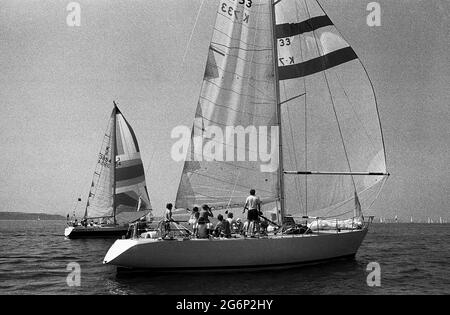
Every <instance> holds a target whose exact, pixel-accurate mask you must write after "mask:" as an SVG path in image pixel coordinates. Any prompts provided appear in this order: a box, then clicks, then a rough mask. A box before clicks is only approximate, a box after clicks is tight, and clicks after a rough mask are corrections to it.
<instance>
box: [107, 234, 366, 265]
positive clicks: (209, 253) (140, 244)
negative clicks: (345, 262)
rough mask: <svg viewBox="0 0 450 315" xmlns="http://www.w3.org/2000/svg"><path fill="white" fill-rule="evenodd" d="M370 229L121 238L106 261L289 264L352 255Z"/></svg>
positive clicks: (111, 249) (190, 263) (149, 263)
mask: <svg viewBox="0 0 450 315" xmlns="http://www.w3.org/2000/svg"><path fill="white" fill-rule="evenodd" d="M366 234H367V228H364V229H362V230H354V231H342V232H339V233H336V231H334V232H321V233H320V234H308V235H284V236H276V237H270V238H231V239H211V240H210V239H191V240H158V239H144V238H141V239H120V240H116V242H115V243H114V244H113V245H112V246H111V248H110V249H109V250H108V253H107V254H106V256H105V258H104V263H105V264H111V265H115V266H118V267H124V268H130V269H150V270H154V271H177V270H199V269H200V270H222V269H225V270H230V269H231V270H235V269H267V268H270V269H272V268H287V267H292V266H296V265H302V264H311V263H318V262H322V261H326V260H332V259H337V258H344V257H351V256H354V255H355V254H356V252H357V251H358V248H359V246H360V245H361V242H362V241H363V239H364V237H365V235H366Z"/></svg>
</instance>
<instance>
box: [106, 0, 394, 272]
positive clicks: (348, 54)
mask: <svg viewBox="0 0 450 315" xmlns="http://www.w3.org/2000/svg"><path fill="white" fill-rule="evenodd" d="M227 128H228V129H227ZM230 128H232V129H231V130H240V131H242V132H243V133H244V137H243V138H246V136H245V133H249V135H250V136H249V138H252V136H251V135H255V137H256V138H253V139H258V140H259V148H260V149H259V154H261V147H262V148H263V150H265V151H264V152H265V153H266V154H267V149H268V148H273V150H274V152H276V154H275V155H274V156H273V159H272V160H270V159H266V158H264V159H262V158H258V152H257V150H258V149H257V148H258V146H251V144H250V142H251V141H240V140H238V141H234V140H232V141H233V142H231V141H230V142H228V141H227V140H226V137H214V136H213V135H217V134H222V135H227V130H228V131H230ZM213 130H215V131H213ZM191 132H192V136H191V148H190V150H189V151H188V153H187V156H188V158H187V159H186V162H185V164H184V168H183V172H182V175H181V179H180V183H179V188H178V192H177V198H176V202H175V206H176V208H177V209H181V208H184V209H189V208H192V206H193V205H195V204H208V205H209V206H211V207H212V208H213V211H216V214H217V213H218V212H224V211H242V207H243V204H244V201H245V198H246V196H247V195H248V193H249V190H250V189H251V188H255V189H256V192H257V194H259V195H260V198H261V201H262V203H263V206H264V207H265V208H266V209H267V210H271V209H273V208H276V209H277V225H278V226H281V225H283V226H285V227H286V226H296V227H297V228H298V225H296V222H295V219H298V221H297V222H304V221H305V220H309V223H308V227H307V228H306V227H305V226H302V227H303V228H304V230H303V231H306V230H307V231H308V233H304V234H301V233H300V232H299V233H298V234H289V231H292V229H290V230H289V229H285V228H278V229H277V232H276V233H275V232H274V233H273V234H270V235H268V236H267V237H257V238H243V237H239V236H236V238H228V239H222V238H214V239H210V240H204V239H196V238H190V239H187V240H185V241H183V242H178V241H167V240H164V239H158V238H154V239H146V238H135V239H121V240H117V241H116V242H115V243H114V244H113V245H112V246H111V248H110V249H109V251H108V253H107V254H106V256H105V258H104V262H105V263H107V264H112V265H116V266H120V267H126V268H148V269H153V270H169V271H171V270H180V269H194V270H197V269H206V270H211V269H213V270H220V269H227V270H230V269H254V268H256V269H260V268H282V267H291V266H295V265H301V264H305V263H313V262H321V261H326V260H331V259H336V258H344V257H353V256H354V255H355V254H356V252H357V250H358V248H359V246H360V244H361V242H362V241H363V239H364V237H365V235H366V233H367V231H368V221H365V220H364V217H363V213H362V210H363V209H364V210H366V209H368V208H369V207H370V205H372V203H373V202H374V200H375V199H376V197H377V196H378V193H379V191H380V190H381V188H382V186H383V183H384V182H385V179H386V178H387V176H388V174H387V172H386V163H385V152H384V144H383V137H382V133H381V127H380V122H379V117H378V112H377V105H376V99H375V96H374V92H373V89H372V86H371V83H370V80H369V79H368V77H367V74H366V72H365V69H364V67H363V66H362V64H361V62H360V60H359V59H358V57H357V55H356V53H355V51H354V50H353V49H352V48H351V47H350V45H349V44H348V43H347V42H346V41H345V39H344V38H343V37H342V36H341V35H340V34H339V32H338V30H337V29H336V27H335V26H334V25H333V23H332V21H331V20H330V18H329V17H328V16H327V15H326V14H325V12H324V11H323V9H322V7H321V6H320V4H319V3H318V2H317V1H314V0H302V1H295V0H282V1H274V0H253V1H250V0H246V1H222V3H221V4H220V5H219V8H218V11H217V14H216V22H215V26H214V28H213V35H212V40H211V42H210V46H209V51H208V60H207V63H206V67H205V72H204V79H203V84H202V88H201V92H200V96H199V99H198V103H197V110H196V114H195V118H194V123H193V128H192V131H191ZM258 132H259V136H258ZM263 132H264V133H263ZM228 134H229V133H228ZM232 137H233V139H235V138H234V137H235V135H234V134H232ZM236 137H237V135H236ZM258 137H259V138H258ZM241 140H242V138H241ZM199 148H200V149H199ZM202 148H203V149H202ZM210 148H214V150H210V151H209V149H210ZM219 148H220V149H219ZM227 149H228V151H227ZM232 149H233V150H232ZM231 150H232V151H231ZM213 151H214V152H213ZM264 152H263V153H264ZM224 153H227V156H226V157H224V156H223V154H224ZM220 154H222V156H221V155H220ZM239 156H241V159H239ZM312 214H313V215H314V217H312V216H311V215H312ZM272 224H273V223H272Z"/></svg>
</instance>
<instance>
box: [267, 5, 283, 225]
mask: <svg viewBox="0 0 450 315" xmlns="http://www.w3.org/2000/svg"><path fill="white" fill-rule="evenodd" d="M277 2H278V1H277ZM275 4H276V2H275V1H274V0H270V11H271V23H270V24H271V28H272V36H273V66H274V69H273V71H274V72H273V73H274V77H275V96H276V115H277V124H278V128H279V130H278V187H279V198H280V217H281V220H280V223H281V224H283V221H284V216H285V208H284V169H283V135H282V132H281V102H280V86H279V80H278V49H277V46H278V41H277V36H276V33H275V27H276V18H275Z"/></svg>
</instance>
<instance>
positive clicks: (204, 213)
mask: <svg viewBox="0 0 450 315" xmlns="http://www.w3.org/2000/svg"><path fill="white" fill-rule="evenodd" d="M209 217H211V218H212V217H214V215H213V213H212V211H211V208H210V207H209V206H208V205H203V206H202V210H200V218H203V219H204V220H205V221H206V223H209Z"/></svg>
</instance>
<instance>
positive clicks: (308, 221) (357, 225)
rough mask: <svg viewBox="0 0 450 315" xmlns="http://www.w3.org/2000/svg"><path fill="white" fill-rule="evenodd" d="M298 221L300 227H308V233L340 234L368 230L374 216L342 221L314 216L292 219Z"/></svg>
mask: <svg viewBox="0 0 450 315" xmlns="http://www.w3.org/2000/svg"><path fill="white" fill-rule="evenodd" d="M294 218H295V219H297V222H300V223H296V224H298V225H302V226H306V227H307V228H308V232H309V231H311V232H312V233H320V232H325V231H326V232H327V233H330V232H333V231H335V232H336V233H339V232H341V231H354V230H361V229H363V228H366V227H368V226H369V225H370V223H372V221H373V216H369V217H368V218H365V217H362V218H361V217H352V218H349V219H340V218H332V217H312V216H301V217H292V219H294Z"/></svg>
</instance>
